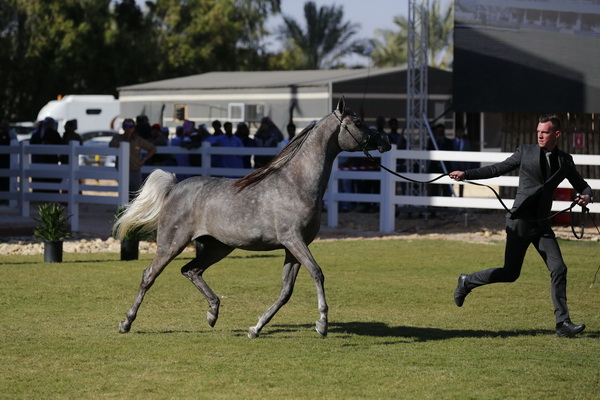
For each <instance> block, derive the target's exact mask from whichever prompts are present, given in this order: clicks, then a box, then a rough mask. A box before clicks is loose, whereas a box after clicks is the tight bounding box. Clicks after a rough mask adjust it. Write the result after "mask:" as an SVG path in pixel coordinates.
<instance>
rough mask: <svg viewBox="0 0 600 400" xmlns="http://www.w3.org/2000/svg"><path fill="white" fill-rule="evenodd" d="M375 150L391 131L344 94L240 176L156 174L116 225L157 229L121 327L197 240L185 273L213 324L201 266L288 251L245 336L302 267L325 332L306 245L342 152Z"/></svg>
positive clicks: (213, 299)
mask: <svg viewBox="0 0 600 400" xmlns="http://www.w3.org/2000/svg"><path fill="white" fill-rule="evenodd" d="M375 149H378V150H379V151H380V152H384V151H387V150H389V149H390V143H389V140H388V138H387V136H386V135H384V134H382V133H378V132H375V131H372V130H370V129H368V128H367V127H365V126H364V125H363V123H362V122H361V121H360V119H359V118H358V117H357V116H356V115H355V114H354V113H353V112H352V111H351V110H350V109H347V108H346V107H345V102H344V99H343V97H342V98H341V99H340V100H339V102H338V105H337V107H336V109H335V110H334V111H333V112H332V113H331V114H329V115H327V116H325V117H324V118H322V119H321V120H320V121H318V122H317V123H312V124H311V125H309V126H308V127H307V128H306V129H304V130H303V131H302V132H301V133H300V134H298V135H297V136H296V137H294V138H293V140H292V141H290V143H289V144H288V145H287V146H286V147H285V148H284V149H283V150H282V151H281V152H280V153H279V154H278V155H277V156H276V157H275V158H274V159H273V160H272V161H271V162H270V163H269V164H267V165H265V166H264V167H262V168H260V169H257V170H255V171H253V172H251V173H250V174H248V175H247V176H245V177H243V178H241V179H239V180H235V179H225V178H213V177H193V178H189V179H186V180H184V181H182V182H180V183H178V182H177V179H176V178H175V176H174V175H173V174H171V173H168V172H165V171H162V170H155V171H154V172H152V173H151V174H150V176H149V177H148V178H147V180H146V182H145V183H144V186H143V187H142V189H141V190H140V193H139V194H138V196H137V198H136V199H135V200H133V202H131V203H130V204H129V205H128V207H127V209H126V211H125V212H124V213H123V214H122V216H121V217H120V218H119V219H118V220H117V221H116V223H115V226H114V229H115V232H116V234H117V237H118V238H123V237H124V235H125V234H126V233H127V231H129V230H131V229H136V228H139V227H142V228H143V229H147V230H152V229H156V235H157V236H156V243H157V250H156V255H155V256H154V259H153V260H152V262H151V263H150V265H149V266H148V268H146V269H145V270H144V273H143V277H142V282H141V284H140V287H139V291H138V294H137V297H136V298H135V301H134V303H133V305H132V306H131V309H130V310H129V311H128V312H127V315H126V319H125V320H123V321H122V322H121V323H120V324H119V332H120V333H127V332H129V330H130V329H131V324H132V323H133V321H134V320H135V318H136V314H137V311H138V309H139V307H140V305H141V303H142V301H143V299H144V295H145V294H146V292H147V291H148V290H149V289H150V287H151V286H152V284H153V283H154V281H155V279H156V278H157V277H158V275H160V273H161V272H162V271H163V270H164V268H165V267H166V266H167V265H168V264H169V263H170V262H171V261H172V260H173V259H174V258H175V257H176V256H177V255H178V254H180V253H181V252H182V251H183V250H184V248H185V247H186V246H188V245H189V243H190V242H192V241H194V240H195V241H196V242H197V243H198V244H200V246H198V248H199V249H201V250H200V251H198V252H197V255H196V258H194V259H193V260H192V261H190V262H188V263H187V264H186V265H184V266H183V268H181V273H182V274H183V275H185V276H186V277H187V278H188V279H189V280H190V281H192V283H193V284H194V285H195V286H196V287H197V288H198V290H199V291H200V292H201V293H202V294H203V295H204V297H206V300H207V301H208V305H209V307H210V309H209V311H208V312H207V320H208V324H209V325H210V326H211V327H213V326H214V325H215V323H216V322H217V318H218V316H219V303H220V301H219V297H218V296H217V295H216V294H215V293H214V292H213V291H212V289H211V288H210V287H209V286H208V285H207V283H206V282H205V281H204V279H203V277H202V275H203V273H204V271H206V269H207V268H208V267H210V266H211V265H213V264H214V263H216V262H218V261H219V260H221V259H223V258H224V257H226V256H227V255H228V254H229V253H231V252H232V251H233V250H234V249H243V250H252V251H269V250H275V249H285V261H284V266H283V276H282V284H281V292H280V294H279V298H278V299H277V301H276V302H275V303H274V304H273V305H272V306H271V307H269V309H268V310H266V311H265V312H264V313H263V314H262V315H261V316H260V317H259V319H258V323H257V324H256V325H255V326H253V327H250V329H249V331H248V337H250V338H256V337H258V335H259V334H260V331H261V330H262V328H263V327H264V326H265V325H266V324H267V323H268V322H269V321H270V320H271V318H273V316H274V315H275V313H277V311H278V310H279V309H280V308H281V307H282V306H283V305H284V304H285V303H287V301H288V300H289V299H290V297H291V295H292V291H293V288H294V283H295V281H296V277H297V275H298V271H299V269H300V265H304V266H305V267H306V268H307V269H308V271H309V273H310V275H311V277H312V278H313V279H314V280H315V283H316V288H317V296H318V310H319V313H320V319H319V320H318V321H317V322H316V330H317V332H318V333H319V334H321V335H322V336H326V335H327V309H328V306H327V302H326V301H325V289H324V286H323V282H324V276H323V272H322V271H321V268H320V267H319V265H318V264H317V262H316V261H315V259H314V258H313V256H312V254H311V252H310V250H309V249H308V244H310V243H311V242H312V241H313V240H314V238H315V237H316V236H317V233H318V232H319V228H320V225H321V207H322V199H323V195H324V193H325V190H326V188H327V182H328V180H329V176H330V174H331V168H332V164H333V161H334V159H335V157H336V156H337V155H338V154H339V153H340V152H341V151H358V150H362V151H365V152H366V151H368V150H375Z"/></svg>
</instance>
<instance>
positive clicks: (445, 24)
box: [371, 0, 454, 69]
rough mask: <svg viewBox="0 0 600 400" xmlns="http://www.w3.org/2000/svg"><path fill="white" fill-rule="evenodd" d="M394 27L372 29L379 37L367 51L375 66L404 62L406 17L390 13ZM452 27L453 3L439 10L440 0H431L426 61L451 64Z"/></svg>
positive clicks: (444, 64)
mask: <svg viewBox="0 0 600 400" xmlns="http://www.w3.org/2000/svg"><path fill="white" fill-rule="evenodd" d="M394 24H395V25H397V26H398V31H393V30H390V29H378V30H376V31H375V34H376V35H377V36H380V37H381V38H382V40H378V39H375V40H374V50H373V53H372V54H371V57H372V59H373V64H374V65H375V66H376V67H391V66H397V65H402V64H405V63H406V61H407V59H406V58H407V42H408V20H407V19H406V17H403V16H397V17H394ZM453 30H454V7H453V5H452V3H451V4H449V5H448V8H447V9H446V10H445V11H444V13H443V14H442V13H441V12H440V2H439V0H435V1H434V2H433V3H432V4H431V9H430V10H429V43H428V48H429V51H428V53H429V54H428V59H429V65H430V66H432V67H438V68H442V69H448V68H450V67H451V65H452V59H453V56H454V51H453V45H452V44H453V35H452V34H453Z"/></svg>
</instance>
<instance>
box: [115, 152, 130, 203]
mask: <svg viewBox="0 0 600 400" xmlns="http://www.w3.org/2000/svg"><path fill="white" fill-rule="evenodd" d="M117 157H118V162H117V171H118V178H119V204H120V205H123V204H127V203H129V143H127V142H121V144H120V145H119V151H118V153H117Z"/></svg>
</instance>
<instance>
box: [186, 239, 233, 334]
mask: <svg viewBox="0 0 600 400" xmlns="http://www.w3.org/2000/svg"><path fill="white" fill-rule="evenodd" d="M201 244H202V251H201V252H200V253H199V254H198V256H197V257H196V258H194V259H193V260H192V261H190V262H189V263H187V264H186V265H184V266H183V268H181V273H182V274H183V275H184V276H185V277H187V278H188V279H189V280H190V281H192V283H193V284H194V286H196V288H197V289H198V290H199V291H200V293H202V294H203V295H204V297H205V298H206V301H207V302H208V306H209V307H210V310H208V311H207V312H206V320H207V321H208V324H209V325H210V326H211V327H214V326H215V324H216V323H217V319H218V318H219V305H220V304H221V302H220V300H219V296H217V295H216V294H215V292H213V291H212V289H211V288H210V287H209V286H208V284H207V283H206V281H205V280H204V278H203V277H202V274H203V273H204V271H206V270H207V269H208V267H210V266H211V265H213V264H214V263H216V262H218V261H219V260H222V259H223V258H225V257H226V256H227V255H228V254H229V253H231V252H232V251H233V248H231V247H229V246H226V245H224V244H223V243H221V242H217V241H210V242H209V241H202V242H201Z"/></svg>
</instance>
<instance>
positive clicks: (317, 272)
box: [286, 241, 329, 336]
mask: <svg viewBox="0 0 600 400" xmlns="http://www.w3.org/2000/svg"><path fill="white" fill-rule="evenodd" d="M286 248H288V249H289V250H290V252H291V253H292V254H293V255H294V256H295V257H296V258H297V259H298V260H299V261H300V263H301V264H302V265H304V266H305V267H306V269H308V272H309V273H310V276H312V278H313V279H314V281H315V285H316V286H317V299H318V307H319V313H320V314H321V318H320V319H319V320H318V321H317V322H316V326H315V329H316V330H317V332H319V334H320V335H321V336H327V311H328V309H329V307H328V306H327V301H326V300H325V285H324V284H325V276H324V275H323V271H322V270H321V267H319V264H317V262H316V261H315V259H314V257H313V256H312V254H311V252H310V250H309V249H308V246H307V245H306V244H305V243H304V242H302V241H298V242H297V243H293V244H291V245H289V246H286Z"/></svg>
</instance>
